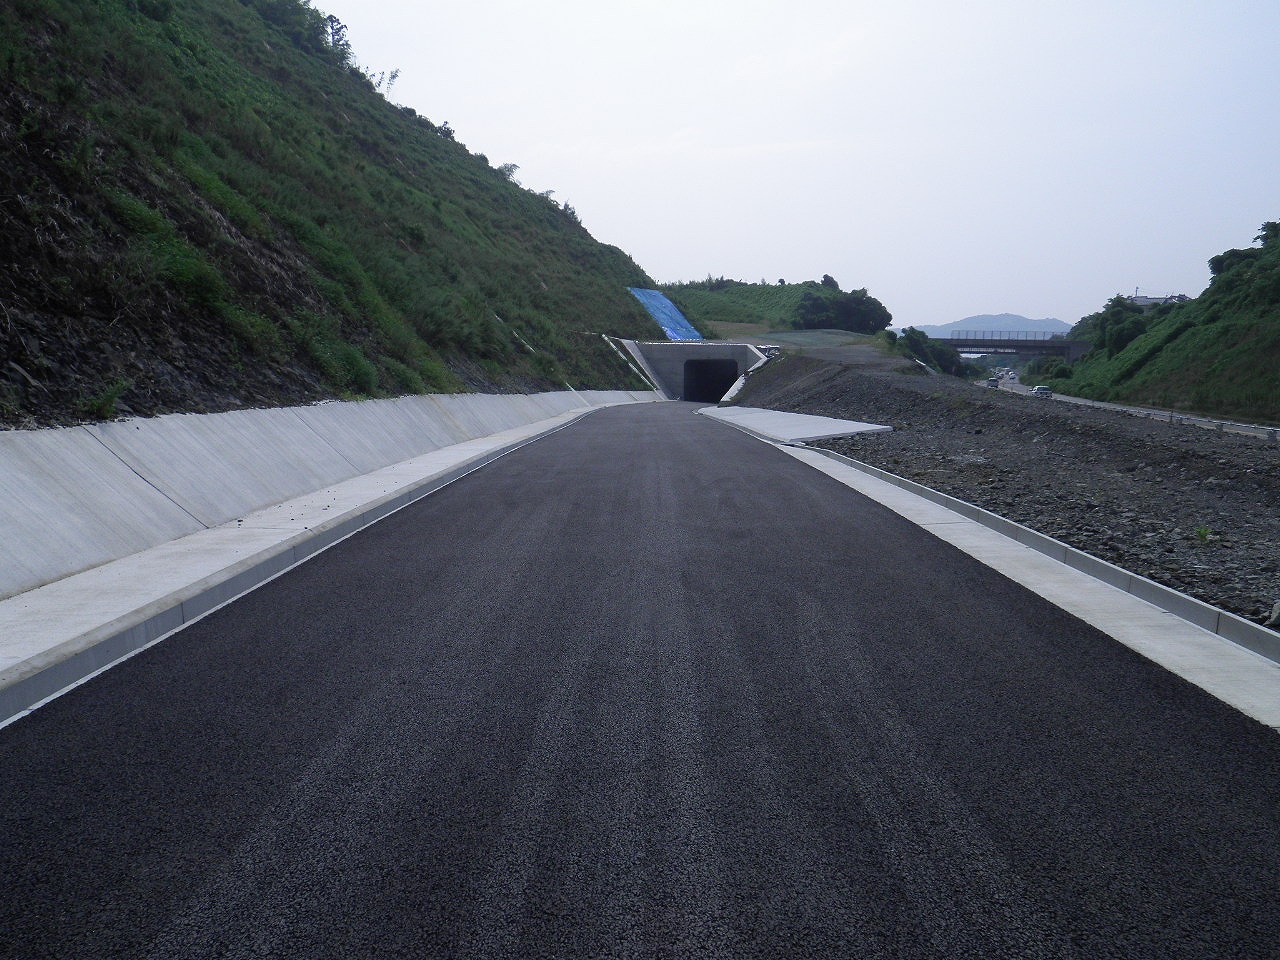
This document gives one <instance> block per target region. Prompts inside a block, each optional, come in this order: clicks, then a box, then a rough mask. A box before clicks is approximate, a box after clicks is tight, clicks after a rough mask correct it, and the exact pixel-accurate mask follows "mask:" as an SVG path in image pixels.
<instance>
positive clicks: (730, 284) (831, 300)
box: [659, 276, 893, 334]
mask: <svg viewBox="0 0 1280 960" xmlns="http://www.w3.org/2000/svg"><path fill="white" fill-rule="evenodd" d="M659 289H661V290H662V292H663V293H665V294H666V295H667V297H668V298H669V299H670V300H671V301H672V302H673V303H675V304H676V306H678V307H679V308H680V310H681V311H682V312H683V313H684V315H685V316H687V317H688V318H689V319H690V321H692V322H693V323H695V324H697V325H701V326H703V327H705V326H709V325H710V324H714V323H749V324H763V325H765V326H766V327H767V328H768V329H770V330H824V329H825V330H849V331H851V332H853V333H868V334H871V333H876V332H878V331H880V330H884V329H885V328H886V327H888V326H889V324H891V323H892V322H893V316H892V315H891V314H890V313H889V311H888V310H886V309H885V307H884V304H882V303H881V302H880V301H879V300H877V299H876V298H875V297H872V296H869V295H868V294H867V291H866V290H865V289H864V290H853V291H850V292H848V293H845V292H842V291H841V290H840V285H839V284H838V283H837V282H836V281H835V280H834V279H832V278H831V277H830V276H824V277H823V278H822V280H821V281H817V280H809V281H806V282H804V283H783V282H781V281H779V282H778V283H776V284H770V283H743V282H742V281H740V280H726V279H725V278H724V277H720V278H716V279H713V278H711V277H708V278H707V279H706V280H697V281H694V282H692V283H673V284H665V285H663V286H662V287H660V288H659Z"/></svg>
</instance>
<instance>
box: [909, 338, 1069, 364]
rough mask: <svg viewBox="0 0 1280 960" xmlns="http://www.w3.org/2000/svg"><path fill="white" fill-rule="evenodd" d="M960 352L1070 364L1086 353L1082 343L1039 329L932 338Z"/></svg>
mask: <svg viewBox="0 0 1280 960" xmlns="http://www.w3.org/2000/svg"><path fill="white" fill-rule="evenodd" d="M933 339H935V340H938V341H940V342H941V343H946V344H950V345H951V346H953V347H955V348H956V350H958V351H959V352H960V353H1019V354H1033V355H1035V356H1040V357H1050V356H1056V357H1062V359H1064V360H1066V361H1067V362H1068V363H1074V362H1075V361H1076V360H1079V359H1080V358H1081V357H1083V356H1084V355H1085V354H1086V353H1088V352H1089V350H1090V348H1091V346H1092V345H1091V344H1090V343H1088V341H1085V340H1068V339H1067V338H1066V337H1065V336H1063V335H1062V334H1060V333H1046V332H1045V331H1043V330H962V331H957V332H956V333H953V334H951V335H950V336H947V337H934V338H933Z"/></svg>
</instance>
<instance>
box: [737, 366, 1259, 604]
mask: <svg viewBox="0 0 1280 960" xmlns="http://www.w3.org/2000/svg"><path fill="white" fill-rule="evenodd" d="M918 369H919V368H916V370H918ZM736 402H737V403H738V404H741V405H742V406H758V407H769V408H772V409H775V410H786V411H791V412H796V413H812V414H820V415H823V416H831V417H845V418H849V419H857V420H866V421H871V422H876V423H884V424H889V425H891V426H892V427H893V428H894V432H893V433H889V434H867V435H864V436H860V437H852V438H849V439H843V440H833V441H828V442H825V443H823V444H821V445H822V446H825V447H828V448H830V449H832V450H835V451H837V452H839V453H841V454H844V455H845V456H848V457H852V458H854V459H856V460H861V461H863V462H864V463H869V464H872V465H873V466H876V467H880V468H881V469H884V470H888V471H891V472H893V473H896V474H898V475H899V476H903V477H907V478H909V479H911V480H915V481H917V482H919V483H923V484H925V485H926V486H929V487H932V488H933V489H935V490H939V491H942V492H943V493H947V494H950V495H952V496H956V497H959V498H961V499H963V500H967V501H969V502H971V503H975V504H978V505H979V506H981V507H984V508H986V509H987V510H990V511H992V512H993V513H997V514H999V515H1001V516H1003V517H1007V518H1009V519H1011V520H1015V521H1017V522H1019V523H1022V524H1024V525H1026V526H1028V527H1031V528H1032V529H1034V530H1038V531H1040V532H1041V533H1045V534H1048V535H1049V536H1052V537H1056V538H1057V539H1059V540H1062V541H1064V542H1065V543H1068V544H1070V545H1071V546H1073V547H1077V548H1078V549H1081V550H1084V551H1086V552H1088V553H1090V554H1092V555H1094V556H1096V557H1101V558H1102V559H1104V560H1108V561H1110V562H1111V563H1114V564H1116V565H1117V566H1120V567H1123V568H1125V569H1126V570H1130V571H1132V572H1135V573H1139V574H1142V575H1143V576H1145V577H1148V578H1150V579H1152V580H1155V581H1156V582H1158V583H1163V584H1166V585H1167V586H1170V587H1173V588H1175V589H1177V590H1181V591H1182V592H1184V593H1188V594H1190V595H1191V596H1193V597H1198V598H1199V599H1201V600H1204V601H1206V602H1208V603H1211V604H1214V605H1215V606H1218V607H1221V608H1222V609H1225V610H1229V611H1231V612H1232V613H1236V614H1239V615H1241V616H1243V617H1246V618H1248V619H1250V620H1253V621H1255V622H1258V623H1261V622H1263V621H1265V620H1266V619H1267V618H1268V617H1269V615H1270V613H1271V610H1272V607H1273V605H1274V604H1275V603H1276V602H1277V601H1280V550H1278V549H1277V545H1278V544H1280V445H1278V444H1275V443H1271V442H1269V441H1267V440H1265V439H1261V438H1253V437H1246V436H1238V435H1233V434H1218V433H1215V432H1211V431H1207V430H1204V429H1202V428H1199V427H1194V426H1183V425H1175V424H1168V423H1160V422H1158V421H1153V420H1146V419H1142V418H1138V417H1133V416H1129V415H1126V414H1123V413H1117V412H1114V411H1109V410H1101V409H1095V408H1089V407H1083V406H1080V405H1077V404H1069V403H1063V402H1059V401H1055V400H1045V399H1040V398H1033V397H1028V396H1025V395H1019V394H1014V393H1012V392H1008V391H997V390H991V389H988V388H985V387H979V386H976V385H974V384H971V383H967V382H964V381H960V380H956V379H954V378H951V377H942V376H926V375H921V374H919V373H917V372H915V371H913V370H912V369H911V367H910V366H908V365H904V364H903V362H902V361H900V360H893V359H889V358H886V357H885V356H884V355H883V354H880V353H878V352H876V351H874V349H872V348H863V349H847V350H843V351H839V350H826V351H816V352H814V353H811V354H809V355H804V356H796V355H789V356H786V357H784V358H782V359H781V360H779V361H776V362H775V363H772V364H770V365H768V366H767V367H764V368H763V369H761V370H760V371H759V372H757V373H756V374H755V375H753V376H752V378H751V379H750V381H749V382H748V384H747V388H746V389H745V390H744V391H743V392H742V393H741V394H740V395H739V397H738V398H737V400H736Z"/></svg>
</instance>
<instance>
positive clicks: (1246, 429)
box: [980, 380, 1280, 442]
mask: <svg viewBox="0 0 1280 960" xmlns="http://www.w3.org/2000/svg"><path fill="white" fill-rule="evenodd" d="M980 382H981V381H980ZM1000 389H1001V390H1008V391H1010V392H1011V393H1021V394H1030V393H1031V387H1030V386H1027V385H1026V384H1023V383H1019V382H1017V381H1010V380H1001V381H1000ZM1052 399H1054V400H1062V401H1065V402H1066V403H1075V404H1079V405H1080V406H1084V407H1101V408H1103V409H1104V410H1117V411H1119V412H1121V413H1127V414H1130V415H1131V416H1135V417H1143V418H1145V419H1148V420H1164V421H1167V422H1169V423H1180V424H1185V425H1187V426H1193V427H1200V428H1201V429H1203V430H1217V431H1221V432H1225V433H1239V434H1244V435H1246V436H1252V437H1263V438H1265V439H1268V440H1271V441H1273V442H1274V441H1280V427H1272V426H1268V425H1266V424H1257V423H1237V422H1234V421H1231V420H1214V419H1212V418H1210V417H1200V416H1196V415H1194V414H1189V413H1183V412H1181V411H1178V410H1158V409H1156V408H1154V407H1132V406H1126V405H1124V404H1119V403H1104V402H1102V401H1100V400H1086V399H1085V398H1084V397H1073V396H1071V395H1070V394H1065V393H1055V394H1054V395H1053V397H1052Z"/></svg>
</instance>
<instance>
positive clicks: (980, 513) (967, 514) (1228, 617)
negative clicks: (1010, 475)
mask: <svg viewBox="0 0 1280 960" xmlns="http://www.w3.org/2000/svg"><path fill="white" fill-rule="evenodd" d="M764 439H767V438H764ZM791 446H803V447H805V449H807V450H812V451H813V452H814V453H817V454H821V455H822V456H824V457H829V458H830V459H832V460H836V461H838V462H839V463H843V464H844V465H845V466H849V467H853V468H854V469H855V470H859V471H861V472H863V473H865V474H867V475H868V476H872V477H875V478H876V479H878V480H883V481H885V482H886V483H890V484H893V485H894V486H896V487H900V488H902V489H904V490H907V491H909V492H910V493H913V494H915V495H916V496H918V497H920V498H922V499H924V500H929V501H930V502H932V503H936V504H938V505H939V506H942V507H946V508H947V509H948V510H951V511H953V512H954V513H957V514H959V515H960V516H962V517H964V518H966V519H968V520H973V521H975V522H977V523H980V524H982V525H983V526H984V527H987V528H989V529H991V530H994V531H995V532H997V533H999V534H1002V535H1003V536H1006V537H1008V538H1010V539H1011V540H1016V541H1017V542H1018V543H1021V544H1024V545H1025V546H1028V547H1030V548H1031V549H1033V550H1035V551H1036V552H1038V553H1043V554H1045V555H1046V556H1048V557H1050V558H1052V559H1054V560H1057V561H1058V562H1059V563H1063V564H1065V565H1066V566H1068V567H1071V568H1072V569H1075V570H1079V571H1080V572H1081V573H1084V574H1086V575H1087V576H1090V577H1093V578H1094V579H1095V580H1100V581H1102V582H1103V583H1106V584H1109V585H1110V586H1113V587H1116V588H1117V589H1119V590H1123V591H1124V592H1126V593H1130V594H1132V595H1133V596H1135V597H1137V598H1138V599H1140V600H1145V601H1147V602H1148V603H1150V604H1153V605H1154V606H1157V607H1159V608H1160V609H1162V610H1164V611H1166V612H1168V613H1171V614H1173V615H1174V616H1175V617H1178V618H1179V619H1181V620H1185V621H1187V622H1188V623H1191V624H1194V625H1195V626H1197V627H1200V628H1201V629H1203V630H1207V631H1209V632H1210V633H1214V634H1217V635H1218V636H1220V637H1222V638H1223V639H1224V640H1230V641H1231V642H1232V643H1234V644H1237V645H1238V646H1241V647H1244V648H1245V649H1247V650H1251V651H1253V652H1254V653H1256V654H1258V655H1260V656H1263V657H1266V658H1267V659H1268V660H1271V661H1274V662H1276V663H1280V633H1276V632H1274V631H1272V630H1268V629H1267V628H1266V627H1263V626H1261V625H1259V624H1256V623H1253V622H1252V621H1249V620H1245V619H1244V618H1243V617H1239V616H1237V615H1236V614H1234V613H1229V612H1227V611H1226V610H1220V609H1218V608H1217V607H1215V606H1213V605H1211V604H1208V603H1205V602H1204V601H1202V600H1197V599H1196V598H1195V597H1190V596H1188V595H1187V594H1185V593H1180V592H1179V591H1177V590H1174V589H1173V588H1171V587H1166V586H1164V585H1162V584H1159V583H1156V582H1155V581H1154V580H1148V579H1147V578H1146V577H1143V576H1140V575H1139V574H1136V573H1130V572H1129V571H1128V570H1125V569H1123V568H1122V567H1117V566H1116V565H1115V564H1112V563H1108V562H1107V561H1105V560H1099V559H1098V558H1097V557H1094V556H1091V555H1090V554H1087V553H1085V552H1084V551H1083V550H1078V549H1076V548H1075V547H1071V546H1068V545H1067V544H1065V543H1063V542H1062V541H1061V540H1055V539H1054V538H1053V537H1049V536H1046V535H1045V534H1043V533H1037V532H1036V531H1034V530H1032V529H1030V528H1029V527H1024V526H1022V525H1021V524H1019V523H1014V522H1013V521H1012V520H1006V519H1005V518H1004V517H1001V516H998V515H997V514H994V513H991V512H990V511H988V510H984V509H982V508H981V507H979V506H975V505H974V504H972V503H969V502H968V501H965V500H960V499H958V498H956V497H952V496H949V495H947V494H945V493H939V492H938V491H937V490H934V489H932V488H930V487H926V486H924V485H923V484H919V483H916V482H915V481H913V480H908V479H906V478H905V477H899V476H898V475H896V474H893V473H889V472H888V471H886V470H881V469H879V468H878V467H873V466H871V465H870V464H867V463H862V462H861V461H859V460H854V459H852V458H850V457H846V456H842V455H841V454H838V453H835V452H834V451H832V450H824V449H822V448H821V447H810V446H808V445H807V444H791Z"/></svg>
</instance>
